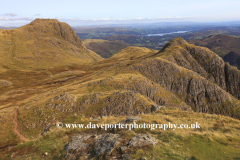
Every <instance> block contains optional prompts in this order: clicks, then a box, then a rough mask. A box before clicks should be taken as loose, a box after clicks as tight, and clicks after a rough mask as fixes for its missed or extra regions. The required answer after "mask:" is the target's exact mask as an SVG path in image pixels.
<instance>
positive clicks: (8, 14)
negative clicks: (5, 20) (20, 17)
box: [4, 13, 17, 17]
mask: <svg viewBox="0 0 240 160" xmlns="http://www.w3.org/2000/svg"><path fill="white" fill-rule="evenodd" d="M4 15H5V16H11V17H15V16H17V14H15V13H6V14H4Z"/></svg>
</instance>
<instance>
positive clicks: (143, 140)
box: [128, 134, 158, 147]
mask: <svg viewBox="0 0 240 160" xmlns="http://www.w3.org/2000/svg"><path fill="white" fill-rule="evenodd" d="M156 144H158V141H157V140H156V139H155V138H154V137H152V136H151V135H149V134H137V135H136V136H134V137H132V138H131V140H130V141H129V142H128V147H138V146H143V145H156Z"/></svg>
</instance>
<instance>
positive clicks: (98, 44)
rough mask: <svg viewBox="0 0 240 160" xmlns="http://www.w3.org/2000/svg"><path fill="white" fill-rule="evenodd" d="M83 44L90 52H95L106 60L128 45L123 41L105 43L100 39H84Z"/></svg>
mask: <svg viewBox="0 0 240 160" xmlns="http://www.w3.org/2000/svg"><path fill="white" fill-rule="evenodd" d="M83 44H84V45H85V46H86V47H87V48H88V49H90V50H92V51H94V52H96V53H97V54H99V55H100V56H101V57H103V58H108V57H110V56H111V55H113V54H115V53H117V52H118V51H120V50H121V49H123V48H127V47H128V46H129V44H127V43H125V42H123V41H118V40H117V41H107V40H101V39H85V40H84V41H83Z"/></svg>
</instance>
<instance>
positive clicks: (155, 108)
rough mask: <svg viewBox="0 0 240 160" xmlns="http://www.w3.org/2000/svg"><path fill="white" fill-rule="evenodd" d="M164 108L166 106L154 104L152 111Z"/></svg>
mask: <svg viewBox="0 0 240 160" xmlns="http://www.w3.org/2000/svg"><path fill="white" fill-rule="evenodd" d="M162 108H166V107H165V106H159V105H152V107H151V112H156V111H158V110H160V109H162Z"/></svg>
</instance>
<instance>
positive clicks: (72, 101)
mask: <svg viewBox="0 0 240 160" xmlns="http://www.w3.org/2000/svg"><path fill="white" fill-rule="evenodd" d="M76 101H77V97H76V96H75V95H74V94H68V93H65V92H64V93H61V94H59V95H57V96H55V97H53V98H51V99H50V100H49V102H48V103H47V104H46V106H47V107H48V108H55V109H57V110H59V111H61V112H74V111H75V110H76V108H75V106H76Z"/></svg>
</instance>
